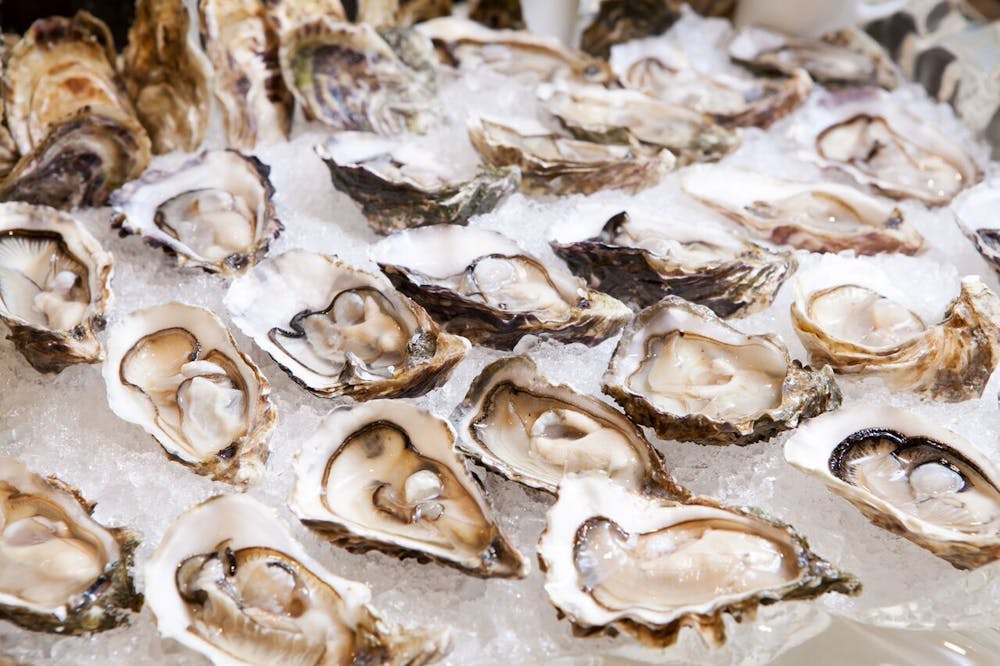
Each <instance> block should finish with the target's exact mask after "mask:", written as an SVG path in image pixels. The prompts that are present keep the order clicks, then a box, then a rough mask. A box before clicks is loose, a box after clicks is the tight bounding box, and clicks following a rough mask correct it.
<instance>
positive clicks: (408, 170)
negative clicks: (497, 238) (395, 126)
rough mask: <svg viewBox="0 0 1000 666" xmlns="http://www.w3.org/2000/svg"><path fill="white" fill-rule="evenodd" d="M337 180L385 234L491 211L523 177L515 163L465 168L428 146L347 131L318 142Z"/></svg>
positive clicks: (463, 219) (458, 221) (462, 221)
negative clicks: (448, 160) (446, 161)
mask: <svg viewBox="0 0 1000 666" xmlns="http://www.w3.org/2000/svg"><path fill="white" fill-rule="evenodd" d="M316 153H317V154H318V155H319V157H320V159H322V160H323V161H324V162H326V165H327V166H328V167H329V168H330V177H331V179H332V180H333V185H334V187H336V188H337V189H338V190H340V191H341V192H344V193H345V194H347V195H348V196H349V197H351V198H352V199H353V200H354V201H355V203H357V204H359V205H360V206H361V210H362V212H363V213H364V215H365V218H366V219H367V220H368V223H369V224H370V225H371V226H372V228H374V229H375V230H376V231H378V232H380V233H384V234H388V233H392V232H393V231H399V230H400V229H406V228H408V227H416V226H425V225H428V224H448V223H450V224H465V223H466V222H468V220H469V218H470V217H473V216H475V215H481V214H483V213H488V212H490V211H491V210H493V209H494V208H495V207H496V206H498V205H499V204H500V202H501V201H503V200H504V199H506V198H507V197H508V196H509V195H510V194H511V193H512V192H514V191H515V190H516V189H517V187H518V185H519V184H520V182H521V173H520V171H519V170H518V168H517V167H515V166H506V167H492V166H481V167H478V168H477V169H476V170H465V169H462V168H461V166H456V165H455V164H454V163H452V162H449V163H443V162H442V160H441V159H440V157H439V155H437V154H436V152H435V151H434V149H433V148H431V147H430V146H429V145H424V144H423V143H419V142H415V141H412V140H410V141H401V140H397V139H390V138H387V137H382V136H378V135H375V134H367V133H355V132H342V133H340V134H337V135H336V136H333V137H331V138H329V139H328V140H327V141H326V142H325V143H322V144H320V145H318V146H316Z"/></svg>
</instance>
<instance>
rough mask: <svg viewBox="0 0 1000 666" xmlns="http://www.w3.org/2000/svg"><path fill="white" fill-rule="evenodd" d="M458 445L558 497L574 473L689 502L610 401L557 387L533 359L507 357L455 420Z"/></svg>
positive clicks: (479, 380)
mask: <svg viewBox="0 0 1000 666" xmlns="http://www.w3.org/2000/svg"><path fill="white" fill-rule="evenodd" d="M451 421H452V423H455V424H457V428H458V448H459V449H461V450H462V451H463V452H464V453H466V454H467V455H469V456H471V457H472V458H474V459H475V460H476V461H477V462H479V463H481V464H483V465H485V466H486V467H488V468H490V469H491V470H493V471H494V472H497V473H498V474H501V475H503V476H505V477H507V478H508V479H512V480H514V481H517V482H518V483H523V484H524V485H526V486H529V487H531V488H538V489H540V490H545V491H548V492H550V493H554V492H556V488H557V487H558V485H559V481H560V480H561V479H562V478H563V476H564V475H566V474H572V473H575V472H586V471H592V470H600V471H603V472H606V473H607V474H608V475H609V476H610V478H611V479H612V480H613V481H615V482H616V483H620V484H622V485H624V486H626V487H628V488H631V489H633V490H636V491H640V492H643V493H647V494H651V495H658V496H665V497H673V498H678V497H681V498H683V497H686V496H687V494H688V493H687V491H686V490H684V489H682V488H681V487H679V486H678V485H677V484H676V483H675V482H674V481H673V479H671V478H670V475H669V474H668V473H667V471H666V470H665V469H664V468H663V462H662V460H661V457H660V454H659V453H658V452H657V451H656V449H654V448H653V447H652V446H651V445H650V443H649V442H648V441H647V440H646V438H645V436H643V434H642V431H641V430H639V429H638V428H637V427H636V426H635V425H634V424H633V423H632V422H631V421H629V420H628V418H626V416H625V415H624V414H622V413H621V412H619V411H618V410H616V409H614V408H613V407H611V406H610V405H608V404H607V403H606V402H602V401H601V400H598V399H597V398H593V397H591V396H588V395H583V394H581V393H577V392H576V391H575V390H573V388H571V387H569V386H566V385H564V384H552V383H550V382H549V381H547V380H546V379H545V377H544V376H543V375H542V374H541V373H540V372H539V370H538V367H537V366H536V365H535V363H534V361H532V360H531V359H530V358H529V357H527V356H514V357H511V358H504V359H500V360H499V361H494V362H493V363H491V364H489V365H488V366H486V367H485V368H484V369H483V371H482V372H481V373H479V376H478V377H476V379H475V380H473V382H472V386H470V387H469V392H468V394H466V396H465V400H463V401H462V403H461V404H460V405H459V406H458V407H456V408H455V412H454V413H453V414H452V417H451Z"/></svg>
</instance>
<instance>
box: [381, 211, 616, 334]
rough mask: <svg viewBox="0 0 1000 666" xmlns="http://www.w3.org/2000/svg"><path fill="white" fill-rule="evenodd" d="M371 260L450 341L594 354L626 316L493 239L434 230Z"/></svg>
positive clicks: (480, 233) (396, 238)
mask: <svg viewBox="0 0 1000 666" xmlns="http://www.w3.org/2000/svg"><path fill="white" fill-rule="evenodd" d="M373 254H374V258H375V260H376V261H377V262H378V264H379V267H380V268H381V269H382V271H383V272H384V273H385V274H386V275H387V276H388V277H389V279H390V280H392V283H393V284H394V285H395V286H396V288H397V289H399V290H400V291H401V292H403V293H404V294H406V295H407V296H409V297H411V298H413V299H414V300H415V301H417V302H418V303H420V304H421V305H423V306H424V307H425V308H427V311H428V312H430V314H431V316H432V317H434V318H435V319H436V320H437V321H439V322H441V324H442V326H444V328H445V329H446V330H448V331H449V332H451V333H455V334H457V335H462V336H464V337H467V338H469V339H470V340H472V341H474V342H477V343H480V344H485V345H489V346H491V347H496V348H498V349H511V348H513V347H514V345H516V344H517V342H518V340H520V339H521V338H522V337H524V336H525V335H530V334H534V335H538V336H542V337H547V338H552V339H555V340H560V341H562V342H567V343H568V342H582V343H583V344H585V345H588V346H593V345H595V344H597V343H599V342H601V341H602V340H605V339H606V338H608V337H611V336H612V335H614V334H615V333H617V332H618V331H619V330H620V329H621V327H622V326H623V325H624V323H625V322H626V321H627V320H628V319H629V318H630V317H631V316H632V312H631V310H629V309H628V307H626V306H625V305H624V304H623V303H621V302H620V301H617V300H615V299H613V298H611V297H610V296H608V295H606V294H602V293H600V292H597V291H593V290H590V289H587V288H586V286H585V285H584V284H583V282H582V281H581V280H580V279H579V278H576V277H574V276H573V275H572V274H570V273H569V272H567V271H564V270H561V269H558V268H556V267H555V266H549V265H546V264H544V263H542V262H541V261H539V260H538V259H536V258H534V257H532V256H530V255H528V254H526V253H525V251H524V250H522V249H521V247H520V246H519V245H518V244H517V243H515V242H514V241H512V240H510V239H509V238H507V237H506V236H503V235H501V234H499V233H497V232H495V231H487V230H485V229H474V228H471V227H460V226H456V225H452V224H439V225H434V226H430V227H420V228H417V229H408V230H406V231H400V232H398V233H395V234H393V235H392V236H390V237H389V238H387V239H385V240H383V241H382V242H381V243H379V244H378V245H376V246H375V249H374V251H373Z"/></svg>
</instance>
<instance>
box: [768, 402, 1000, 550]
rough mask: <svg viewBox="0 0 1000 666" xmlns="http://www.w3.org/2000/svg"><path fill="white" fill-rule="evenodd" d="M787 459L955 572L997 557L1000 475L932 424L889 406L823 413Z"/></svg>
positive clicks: (794, 441) (795, 438)
mask: <svg viewBox="0 0 1000 666" xmlns="http://www.w3.org/2000/svg"><path fill="white" fill-rule="evenodd" d="M785 459H786V460H787V461H788V462H789V463H791V464H792V465H794V466H795V467H796V468H798V469H799V470H801V471H803V472H805V473H806V474H809V475H810V476H814V477H816V478H818V479H820V480H821V481H822V482H823V483H825V484H826V485H827V487H828V488H829V489H830V490H831V491H833V492H834V493H836V494H838V495H840V496H841V497H843V498H844V499H846V500H847V501H849V502H850V503H851V504H853V505H854V506H855V507H856V508H857V509H858V510H859V511H861V513H863V514H864V515H865V517H866V518H868V519H869V520H870V521H872V523H874V524H875V525H877V526H879V527H882V528H884V529H887V530H890V531H891V532H895V533H896V534H899V535H901V536H903V537H905V538H907V539H909V540H910V541H912V542H914V543H915V544H917V545H918V546H920V547H922V548H926V549H927V550H929V551H931V552H932V553H934V554H935V555H937V556H938V557H941V558H943V559H945V560H947V561H948V562H950V563H951V564H952V565H953V566H955V567H956V568H958V569H975V568H977V567H980V566H983V565H984V564H988V563H990V562H993V561H995V560H997V559H998V558H1000V471H998V470H997V469H996V467H995V466H994V465H993V464H992V463H991V462H990V461H989V459H987V458H986V456H984V455H983V454H982V453H981V452H980V451H979V449H978V448H977V447H976V446H974V445H973V444H972V443H971V442H969V441H967V440H966V439H965V438H963V437H961V436H960V435H958V434H956V433H954V432H952V431H950V430H947V429H945V428H943V427H941V426H939V425H937V424H936V423H934V422H933V421H931V420H929V419H927V418H924V417H922V416H920V415H918V414H914V413H911V412H907V411H904V410H902V409H896V408H894V407H889V406H887V405H863V406H858V407H853V408H851V409H844V410H840V411H838V412H835V413H832V414H825V415H823V416H821V417H819V418H817V419H815V420H813V421H810V422H809V423H807V424H806V425H804V426H802V427H801V428H799V429H798V430H797V431H796V432H795V434H794V435H792V437H791V438H790V439H789V440H788V441H787V442H785Z"/></svg>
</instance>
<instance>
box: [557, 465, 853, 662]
mask: <svg viewBox="0 0 1000 666" xmlns="http://www.w3.org/2000/svg"><path fill="white" fill-rule="evenodd" d="M538 557H539V561H540V563H541V566H542V568H543V569H544V570H545V592H546V593H547V594H548V596H549V600H550V601H551V602H552V604H553V605H554V606H555V607H556V608H557V609H559V612H560V615H561V616H565V617H567V618H568V619H569V620H570V622H572V623H573V632H574V633H575V634H577V635H579V636H591V635H595V634H601V633H605V634H610V635H615V634H617V633H618V632H617V630H618V629H621V630H624V631H626V632H628V633H630V634H632V635H634V636H635V637H636V638H638V639H639V640H640V641H642V642H643V643H646V644H647V645H650V646H655V647H666V646H669V645H672V644H673V643H674V642H676V641H677V638H678V636H679V634H680V632H681V630H682V629H683V628H684V627H691V628H693V629H697V630H698V632H699V634H700V635H701V637H702V639H703V640H704V641H705V642H706V643H708V644H709V645H714V646H718V645H720V644H722V643H723V642H724V641H725V638H726V634H725V625H724V622H723V617H724V616H725V615H732V616H734V617H735V618H736V619H737V620H740V619H743V618H750V619H752V618H753V617H754V615H755V613H756V610H757V608H758V607H759V606H761V605H769V604H773V603H776V602H779V601H790V600H794V599H813V598H815V597H818V596H820V595H822V594H824V593H826V592H840V593H843V594H851V595H853V594H858V593H859V592H860V591H861V584H860V583H859V582H858V581H857V580H856V579H855V578H854V577H853V576H851V575H850V574H846V573H843V572H841V571H839V570H837V569H836V568H834V567H833V566H832V565H831V564H830V563H829V562H827V561H825V560H823V559H822V558H820V557H819V556H818V555H816V554H815V553H813V552H812V551H811V550H809V545H808V543H806V540H805V539H804V538H803V537H802V536H801V535H799V534H798V533H797V532H796V531H795V530H794V529H793V528H792V527H790V526H789V525H786V524H784V523H781V522H779V521H777V520H775V519H773V518H769V517H767V516H765V515H763V514H762V513H760V512H759V511H756V510H754V509H749V508H738V509H737V508H728V507H725V506H722V505H720V504H718V503H716V502H715V501H713V500H710V499H708V498H697V499H693V500H691V501H689V502H687V503H684V504H681V503H677V502H673V501H670V500H666V499H663V498H657V497H650V496H648V495H642V494H639V493H636V492H635V491H631V490H629V489H627V488H624V487H622V486H621V485H619V484H617V483H614V482H613V481H611V480H609V479H608V478H607V477H606V476H604V475H600V474H594V473H591V474H587V475H583V474H581V475H571V476H568V477H567V478H565V479H564V480H563V482H562V483H561V484H560V486H559V499H558V500H557V501H556V503H555V505H554V506H553V507H552V508H551V509H549V512H548V516H547V521H546V527H545V531H544V532H542V536H541V538H540V539H539V542H538Z"/></svg>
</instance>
